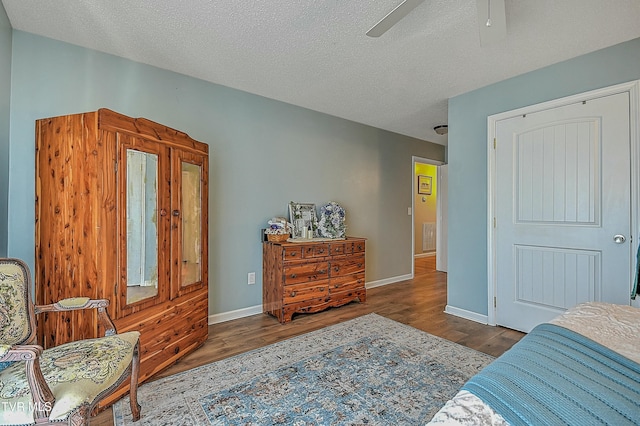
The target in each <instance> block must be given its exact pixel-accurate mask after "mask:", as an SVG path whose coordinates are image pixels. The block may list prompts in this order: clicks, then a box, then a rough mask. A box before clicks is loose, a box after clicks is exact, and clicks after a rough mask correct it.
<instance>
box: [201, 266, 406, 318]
mask: <svg viewBox="0 0 640 426" xmlns="http://www.w3.org/2000/svg"><path fill="white" fill-rule="evenodd" d="M411 278H413V277H412V276H411V274H407V275H400V276H397V277H391V278H385V279H383V280H378V281H370V282H368V283H365V287H366V288H374V287H380V286H383V285H387V284H393V283H397V282H399V281H405V280H410V279H411ZM261 313H262V305H256V306H249V307H248V308H242V309H236V310H235V311H229V312H222V313H220V314H213V315H209V317H208V319H207V323H208V324H209V325H211V324H218V323H221V322H226V321H231V320H234V319H238V318H244V317H250V316H251V315H255V314H261Z"/></svg>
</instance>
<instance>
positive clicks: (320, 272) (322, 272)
mask: <svg viewBox="0 0 640 426" xmlns="http://www.w3.org/2000/svg"><path fill="white" fill-rule="evenodd" d="M318 273H319V274H326V273H327V271H325V270H324V269H320V270H319V271H318Z"/></svg>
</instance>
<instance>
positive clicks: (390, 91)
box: [2, 0, 640, 144]
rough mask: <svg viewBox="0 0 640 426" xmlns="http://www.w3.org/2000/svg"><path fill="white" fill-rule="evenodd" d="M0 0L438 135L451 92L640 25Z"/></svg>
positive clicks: (633, 17)
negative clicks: (387, 20)
mask: <svg viewBox="0 0 640 426" xmlns="http://www.w3.org/2000/svg"><path fill="white" fill-rule="evenodd" d="M400 1H401V0H376V1H371V0H350V1H345V0H253V1H239V0H216V1H213V0H188V1H187V0H108V1H106V0H2V3H3V5H4V7H5V10H6V12H7V15H8V17H9V20H10V22H11V25H12V26H13V28H15V29H17V30H21V31H26V32H30V33H34V34H38V35H42V36H45V37H49V38H53V39H57V40H61V41H65V42H68V43H72V44H75V45H79V46H84V47H88V48H91V49H95V50H99V51H102V52H106V53H110V54H113V55H117V56H121V57H124V58H128V59H131V60H134V61H137V62H142V63H146V64H150V65H154V66H157V67H160V68H165V69H168V70H172V71H175V72H178V73H182V74H186V75H189V76H193V77H196V78H199V79H202V80H207V81H210V82H214V83H218V84H221V85H224V86H228V87H232V88H236V89H240V90H244V91H247V92H250V93H255V94H258V95H261V96H265V97H268V98H272V99H277V100H280V101H284V102H288V103H291V104H294V105H299V106H302V107H305V108H309V109H312V110H316V111H320V112H324V113H327V114H331V115H335V116H338V117H342V118H346V119H349V120H353V121H356V122H360V123H364V124H369V125H371V126H375V127H379V128H382V129H386V130H390V131H393V132H397V133H401V134H404V135H409V136H413V137H416V138H420V139H424V140H428V141H432V142H437V143H441V144H446V142H447V137H446V136H439V135H436V134H435V132H434V131H433V127H434V126H436V125H439V124H446V123H447V99H448V98H450V97H452V96H456V95H459V94H461V93H464V92H467V91H469V90H473V89H476V88H479V87H482V86H485V85H487V84H491V83H494V82H497V81H500V80H503V79H505V78H509V77H512V76H515V75H518V74H522V73H524V72H527V71H531V70H534V69H537V68H540V67H543V66H546V65H550V64H553V63H556V62H559V61H562V60H565V59H569V58H572V57H575V56H579V55H582V54H584V53H588V52H591V51H594V50H597V49H601V48H604V47H607V46H611V45H613V44H617V43H620V42H623V41H627V40H631V39H633V38H637V37H640V0H528V1H527V0H506V4H505V9H506V18H507V37H506V38H505V39H503V40H502V41H500V42H498V43H495V44H492V45H490V46H486V47H482V46H480V42H479V36H478V25H477V20H478V19H477V10H476V3H475V0H426V1H425V2H424V3H422V4H421V5H419V6H418V7H417V8H416V9H414V10H413V11H412V12H411V13H410V14H409V15H407V16H406V17H405V18H404V19H403V20H401V21H400V22H399V23H398V24H396V25H395V26H394V27H393V28H391V30H389V31H388V32H387V33H385V34H384V35H383V36H382V37H379V38H370V37H367V36H366V35H365V33H366V31H367V30H368V29H369V28H370V27H371V26H372V25H373V24H375V23H376V22H378V21H379V20H380V19H381V18H382V17H383V16H385V15H386V14H387V13H388V12H389V11H391V10H392V9H393V8H394V7H395V6H397V5H398V4H399V3H400Z"/></svg>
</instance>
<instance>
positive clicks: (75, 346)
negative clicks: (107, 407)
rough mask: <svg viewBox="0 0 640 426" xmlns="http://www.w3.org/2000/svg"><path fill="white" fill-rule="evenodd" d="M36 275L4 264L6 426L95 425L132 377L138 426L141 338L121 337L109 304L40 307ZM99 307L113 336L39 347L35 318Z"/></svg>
mask: <svg viewBox="0 0 640 426" xmlns="http://www.w3.org/2000/svg"><path fill="white" fill-rule="evenodd" d="M30 288H31V276H30V273H29V269H28V268H27V266H26V264H25V263H24V262H22V261H21V260H18V259H0V363H2V366H0V368H2V367H3V366H4V367H5V368H4V369H2V370H1V371H0V425H23V424H35V423H38V424H52V423H55V424H60V423H61V422H62V423H63V424H65V423H66V424H69V425H83V424H88V423H89V417H90V416H91V412H92V410H93V408H94V407H95V405H96V404H97V403H98V402H99V401H100V400H101V399H102V398H104V397H105V396H107V395H109V394H111V393H112V392H113V391H115V390H116V389H117V388H118V387H119V386H120V385H121V384H122V383H123V382H124V381H125V380H126V379H127V378H128V377H129V376H130V377H131V387H130V393H129V396H130V402H131V412H132V414H133V419H134V421H136V420H138V419H139V418H140V406H139V405H138V402H137V389H138V372H139V366H140V360H139V353H138V350H139V337H140V334H139V333H138V332H136V331H131V332H128V333H122V334H116V331H115V327H114V325H113V322H112V321H111V319H110V318H109V315H108V312H107V310H106V307H107V306H108V304H109V301H108V300H104V299H100V300H91V299H89V298H72V299H65V300H62V301H60V302H58V303H54V304H51V305H43V306H34V305H33V303H32V302H31V298H30V296H29V294H30ZM88 308H94V309H97V310H98V317H99V319H100V321H101V323H102V325H103V326H104V328H105V330H106V333H105V337H100V338H97V339H86V340H80V341H76V342H70V343H66V344H64V345H60V346H56V347H53V348H50V349H46V350H43V349H42V347H41V346H38V345H37V344H36V330H35V315H36V314H38V313H41V312H55V311H69V310H76V309H88Z"/></svg>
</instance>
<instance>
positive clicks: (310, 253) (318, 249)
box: [303, 244, 329, 259]
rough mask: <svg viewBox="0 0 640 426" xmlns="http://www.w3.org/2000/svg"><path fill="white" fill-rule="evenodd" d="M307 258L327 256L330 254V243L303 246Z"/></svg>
mask: <svg viewBox="0 0 640 426" xmlns="http://www.w3.org/2000/svg"><path fill="white" fill-rule="evenodd" d="M303 252H304V257H305V259H308V258H314V257H325V256H329V245H328V244H320V245H317V244H316V245H313V246H305V247H304V248H303Z"/></svg>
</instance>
